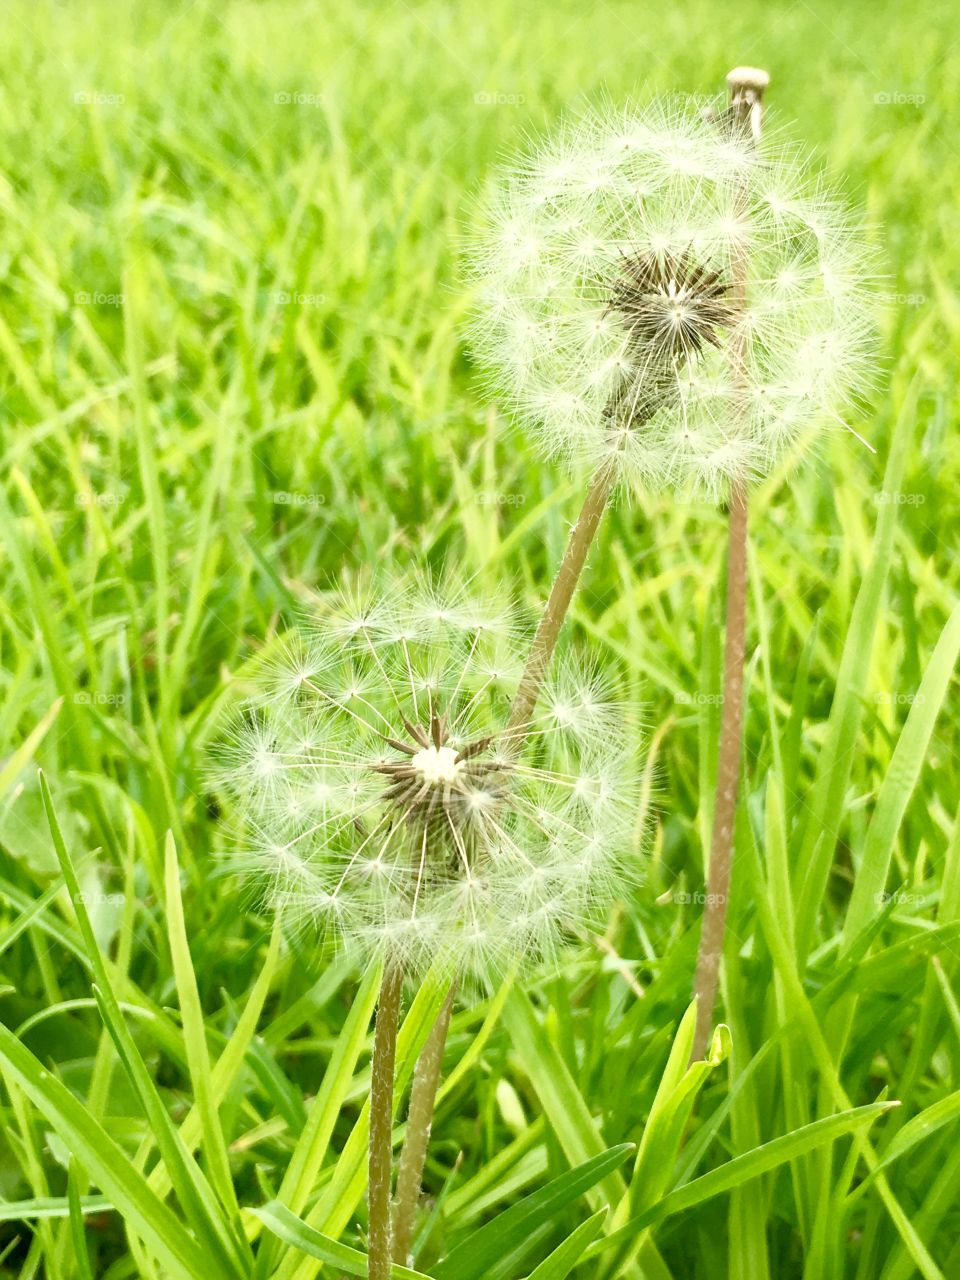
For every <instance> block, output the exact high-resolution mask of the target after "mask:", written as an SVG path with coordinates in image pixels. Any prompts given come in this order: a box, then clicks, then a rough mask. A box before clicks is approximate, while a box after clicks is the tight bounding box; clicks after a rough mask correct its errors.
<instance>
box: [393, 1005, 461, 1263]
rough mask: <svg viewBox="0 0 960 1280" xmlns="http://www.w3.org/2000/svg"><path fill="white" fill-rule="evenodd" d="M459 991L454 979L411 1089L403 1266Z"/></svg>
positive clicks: (397, 1239) (398, 1252)
mask: <svg viewBox="0 0 960 1280" xmlns="http://www.w3.org/2000/svg"><path fill="white" fill-rule="evenodd" d="M456 994H457V985H456V983H454V984H453V986H452V987H451V988H450V992H449V994H448V995H447V998H446V1001H445V1002H444V1005H443V1008H442V1009H441V1010H440V1013H439V1015H438V1017H437V1020H436V1022H435V1023H434V1024H433V1028H432V1030H431V1032H430V1035H429V1036H428V1037H427V1041H426V1043H425V1044H424V1046H423V1049H422V1050H421V1052H420V1057H419V1058H418V1059H417V1066H416V1070H415V1071H414V1075H413V1085H412V1086H411V1089H410V1106H409V1109H408V1111H407V1128H406V1136H405V1138H404V1141H403V1152H402V1154H401V1156H400V1167H399V1170H398V1172H397V1194H396V1199H395V1201H394V1208H393V1260H394V1262H397V1263H399V1264H400V1265H401V1266H409V1265H410V1263H411V1260H410V1245H411V1241H412V1239H413V1224H414V1220H415V1218H416V1214H417V1205H418V1203H419V1201H420V1187H421V1184H422V1181H423V1169H424V1165H425V1164H426V1161H427V1146H428V1144H429V1142H430V1129H431V1126H432V1124H433V1108H434V1104H435V1103H436V1100H437V1089H438V1087H439V1085H440V1068H441V1066H442V1064H443V1050H444V1047H445V1045H446V1043H447V1032H448V1031H449V1029H450V1015H451V1014H452V1013H453V1002H454V998H455V996H456Z"/></svg>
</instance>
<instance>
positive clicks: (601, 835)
mask: <svg viewBox="0 0 960 1280" xmlns="http://www.w3.org/2000/svg"><path fill="white" fill-rule="evenodd" d="M382 596H383V597H384V598H383V599H380V600H374V601H373V602H372V605H371V601H370V600H363V601H361V600H359V599H358V598H357V597H347V598H344V599H337V600H334V601H328V602H327V607H326V608H325V609H324V612H323V615H322V617H320V618H319V619H318V620H317V621H316V622H315V623H311V624H310V625H309V626H307V627H305V628H303V629H302V633H300V634H297V635H295V636H293V637H291V639H290V641H289V644H288V645H287V646H286V651H285V652H284V653H283V654H281V655H280V656H279V657H277V658H276V659H274V661H273V662H272V663H271V664H270V667H269V670H267V671H265V673H264V678H263V681H262V684H261V685H260V687H259V688H258V690H257V693H256V695H255V696H254V698H253V699H252V701H251V703H250V705H249V706H248V707H247V708H246V709H245V712H244V715H243V717H242V719H241V721H240V722H239V723H238V724H236V725H235V726H234V727H233V730H232V732H231V734H230V737H229V741H228V742H227V743H226V744H225V747H224V751H223V754H222V759H221V761H220V764H219V767H218V784H219V785H220V786H221V787H222V789H223V790H224V791H225V792H226V793H227V797H226V798H227V800H228V802H229V806H230V807H232V809H233V810H234V811H235V814H236V818H237V821H238V826H239V829H240V832H241V834H240V835H239V836H238V841H237V843H238V845H239V846H240V850H239V852H238V854H237V855H236V859H235V861H236V865H237V868H238V870H240V871H242V873H243V874H245V875H248V876H251V877H253V878H255V879H256V881H257V882H258V883H259V884H260V885H261V886H262V891H263V894H264V896H265V898H266V899H267V900H268V901H269V902H270V903H271V904H273V905H274V906H276V907H277V908H278V909H281V910H283V911H284V912H286V913H288V914H289V915H290V917H291V918H293V919H294V920H296V921H299V922H302V923H304V924H307V923H309V924H312V925H314V926H317V927H319V928H321V929H325V930H329V931H330V932H332V933H333V934H335V935H336V936H337V937H339V938H340V939H341V940H342V942H343V943H344V944H345V945H347V946H350V947H353V948H355V949H357V950H358V951H359V952H360V954H362V955H364V956H367V957H374V956H381V957H382V956H386V955H387V954H388V953H389V954H390V955H391V956H392V957H394V958H397V959H399V960H400V961H401V962H402V963H403V964H404V966H405V967H406V969H407V970H408V971H409V972H410V973H411V974H418V973H422V972H423V971H424V970H425V969H426V968H427V967H428V966H429V965H431V964H434V963H438V962H439V963H440V964H441V965H445V966H447V967H448V968H449V969H450V971H451V972H463V971H464V970H468V971H470V972H472V973H474V974H475V975H478V976H480V977H482V978H487V977H490V976H492V975H495V974H498V973H500V972H502V971H503V970H505V968H506V967H507V966H508V965H511V964H513V963H515V962H517V961H518V960H523V959H524V958H527V959H549V958H551V957H552V956H553V954H554V952H555V951H556V949H557V948H558V947H559V946H560V945H561V943H562V942H563V940H564V938H566V937H567V936H569V935H570V933H571V932H579V931H580V930H582V929H583V928H584V927H585V926H586V925H587V924H588V923H589V922H590V921H591V920H594V919H596V917H597V915H598V912H599V913H601V914H602V912H603V911H604V910H605V909H606V908H607V907H608V905H609V902H610V899H611V898H612V897H613V896H614V895H615V894H616V893H617V892H618V891H620V890H622V889H623V887H624V886H625V885H626V884H627V883H629V881H631V880H632V879H633V878H634V876H633V875H632V874H631V873H630V865H631V861H632V858H633V856H634V855H633V844H634V834H633V828H634V824H635V814H636V806H637V795H636V783H635V779H636V778H637V776H638V769H637V767H636V761H635V760H633V761H631V760H630V753H629V752H627V750H626V748H625V746H624V733H623V727H622V719H621V715H620V711H619V706H618V704H617V701H616V698H615V696H614V694H613V691H612V689H611V687H610V684H609V681H608V680H606V679H604V677H603V676H602V674H601V673H600V672H599V671H597V670H595V669H591V668H584V667H582V666H580V665H579V664H577V663H576V662H575V661H572V660H567V661H565V662H562V663H560V664H558V667H557V673H556V676H555V678H554V679H553V680H551V681H548V682H547V685H546V687H545V689H544V693H543V696H542V698H541V701H540V704H539V706H538V708H537V710H536V713H535V715H534V717H533V720H532V722H531V724H530V726H529V730H528V733H527V736H526V738H525V740H524V743H523V745H522V747H521V746H519V745H518V743H517V742H516V741H515V740H514V739H512V738H511V737H509V736H508V734H507V732H506V728H505V726H506V725H507V723H508V719H509V708H510V703H511V699H512V697H513V694H514V692H515V689H516V685H517V682H518V678H519V675H520V672H521V671H522V667H523V656H524V654H525V652H526V646H527V644H528V639H527V637H526V635H525V633H524V629H523V628H522V627H521V626H520V625H519V623H518V621H517V618H516V617H515V615H514V613H513V611H512V610H511V609H509V608H504V607H503V606H502V605H500V604H497V603H493V602H491V601H489V600H487V599H484V598H481V597H479V596H477V595H475V594H472V593H469V592H467V591H451V590H450V589H448V588H445V587H443V586H437V585H435V584H433V583H425V584H420V585H418V586H416V587H415V588H412V589H409V590H397V589H395V588H392V587H388V588H386V589H384V590H383V591H382ZM305 655H308V660H305ZM304 672H306V674H305V675H304V674H303V673H304ZM301 676H302V678H301Z"/></svg>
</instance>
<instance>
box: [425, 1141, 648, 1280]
mask: <svg viewBox="0 0 960 1280" xmlns="http://www.w3.org/2000/svg"><path fill="white" fill-rule="evenodd" d="M632 1150H633V1146H632V1144H630V1143H623V1144H621V1145H620V1146H619V1147H611V1148H610V1149H609V1150H608V1151H604V1152H603V1153H602V1154H601V1155H598V1156H594V1158H593V1159H592V1160H587V1161H586V1162H585V1163H584V1164H581V1165H578V1166H577V1168H575V1169H570V1170H569V1171H568V1172H567V1173H564V1174H561V1176H560V1177H559V1178H554V1179H553V1181H552V1182H549V1183H547V1185H546V1186H545V1187H542V1188H541V1189H540V1190H539V1191H535V1192H534V1193H533V1195H530V1196H525V1197H524V1199H522V1200H520V1201H519V1202H518V1203H517V1204H515V1205H511V1207H510V1208H509V1209H507V1210H505V1211H504V1212H503V1213H501V1214H498V1215H497V1217H496V1218H494V1219H493V1221H492V1222H488V1223H485V1224H484V1226H482V1227H481V1228H480V1230H479V1231H475V1232H473V1234H472V1235H470V1236H467V1238H466V1239H465V1240H463V1241H461V1242H460V1244H458V1245H457V1246H456V1248H455V1249H453V1250H452V1252H450V1253H449V1254H447V1256H446V1257H445V1258H444V1259H443V1261H442V1262H440V1263H438V1264H437V1266H435V1267H434V1269H433V1273H434V1276H435V1277H436V1280H482V1278H483V1277H485V1276H486V1277H490V1280H499V1277H500V1275H501V1272H500V1269H499V1267H498V1266H497V1263H498V1262H499V1260H500V1259H501V1258H502V1257H503V1255H504V1254H505V1253H506V1252H507V1251H508V1250H516V1249H517V1247H518V1246H519V1245H520V1244H521V1243H522V1242H523V1241H524V1240H525V1239H527V1238H528V1237H529V1236H530V1235H531V1234H532V1232H533V1231H534V1230H535V1229H536V1228H538V1227H540V1226H541V1225H543V1224H544V1223H549V1222H550V1221H551V1219H552V1218H554V1217H555V1216H556V1214H558V1213H559V1212H560V1211H561V1209H565V1208H566V1206H567V1205H568V1204H571V1203H572V1202H573V1201H574V1200H576V1199H578V1198H579V1197H580V1196H582V1195H584V1194H585V1193H586V1192H587V1191H590V1190H591V1189H592V1188H593V1187H595V1186H597V1185H598V1184H599V1183H601V1182H602V1181H603V1180H604V1178H606V1177H607V1176H608V1175H609V1174H610V1173H612V1172H613V1171H614V1169H619V1168H620V1166H621V1165H622V1164H623V1162H624V1161H625V1160H626V1158H627V1156H628V1155H629V1154H630V1152H631V1151H632Z"/></svg>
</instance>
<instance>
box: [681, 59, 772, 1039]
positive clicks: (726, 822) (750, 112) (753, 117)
mask: <svg viewBox="0 0 960 1280" xmlns="http://www.w3.org/2000/svg"><path fill="white" fill-rule="evenodd" d="M768 83H769V76H768V75H767V73H766V72H765V71H760V70H757V69H756V68H753V67H737V68H735V69H734V70H733V71H731V72H730V74H729V75H728V76H727V84H728V85H729V86H730V116H729V119H730V125H731V128H733V129H735V130H740V131H742V132H743V133H744V134H745V135H746V136H748V137H751V138H752V139H753V141H754V142H756V141H758V140H759V137H760V122H761V117H762V101H763V91H764V89H765V88H766V87H767V84H768ZM747 198H748V192H747V190H746V188H744V190H743V193H742V203H743V204H744V205H746V203H747ZM731 276H732V279H731V300H732V302H733V305H734V307H735V308H736V309H737V310H739V311H742V310H743V309H744V308H745V307H746V305H747V260H746V254H745V252H744V251H741V252H740V253H739V254H738V255H737V256H736V257H735V259H734V261H733V262H732V264H731ZM730 365H731V377H732V379H733V382H734V384H735V386H736V387H737V388H738V389H739V391H740V393H741V396H742V398H743V399H744V400H746V391H747V385H746V384H747V378H746V351H745V349H744V337H743V334H742V332H738V331H736V330H735V331H734V334H733V339H732V341H731V344H730ZM744 411H746V407H744ZM747 510H748V494H747V485H746V482H745V480H744V479H743V478H742V477H741V478H738V479H734V480H733V481H732V482H731V485H730V501H729V509H728V515H727V520H728V550H727V628H726V641H725V650H724V659H723V716H722V719H721V723H720V748H719V753H718V758H717V790H716V798H715V801H714V810H713V832H712V834H711V839H710V865H709V868H708V871H707V893H706V902H705V905H704V909H703V923H702V925H701V927H700V946H699V949H698V952H697V969H696V976H695V978H694V984H693V992H694V995H695V997H696V999H697V1026H696V1031H695V1034H694V1039H693V1051H692V1053H691V1060H695V1059H698V1058H703V1057H704V1056H705V1054H706V1050H707V1042H708V1040H709V1038H710V1032H711V1029H712V1026H713V1011H714V1006H715V1005H716V1001H717V988H718V986H719V982H720V960H721V957H722V955H723V938H724V931H725V928H726V922H727V903H728V900H729V897H730V875H731V871H732V866H733V834H734V828H735V824H736V816H737V792H738V789H739V783H740V754H741V746H742V738H743V661H744V654H745V647H746V615H747V527H748V522H747Z"/></svg>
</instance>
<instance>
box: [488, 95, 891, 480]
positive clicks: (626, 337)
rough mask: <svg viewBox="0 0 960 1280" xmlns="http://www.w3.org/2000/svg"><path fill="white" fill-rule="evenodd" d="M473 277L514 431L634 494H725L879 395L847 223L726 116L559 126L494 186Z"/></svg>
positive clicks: (777, 147)
mask: <svg viewBox="0 0 960 1280" xmlns="http://www.w3.org/2000/svg"><path fill="white" fill-rule="evenodd" d="M468 265H469V272H470V276H471V279H472V280H473V282H474V284H475V285H476V289H477V303H476V308H475V316H474V320H473V325H472V337H473V345H474V349H475V351H476V354H477V357H478V362H479V363H480V365H481V366H482V367H484V368H485V369H486V370H487V371H488V376H489V379H490V383H491V387H492V388H493V389H495V390H496V391H497V393H498V394H500V395H502V396H505V398H506V404H507V406H508V408H509V410H510V411H511V412H512V414H513V415H514V416H515V418H516V419H517V421H518V422H520V423H521V424H523V425H524V426H526V427H527V428H529V429H531V430H532V432H533V434H534V436H535V438H536V439H537V441H538V442H539V443H540V445H541V447H542V448H543V449H544V451H545V452H546V453H547V454H548V455H550V456H553V457H558V458H561V459H564V460H570V461H573V462H582V461H586V462H587V463H590V464H592V465H596V464H598V463H599V462H604V461H605V462H608V463H610V464H611V465H614V466H615V467H616V468H617V471H618V472H619V474H620V475H621V476H622V477H623V478H624V479H625V480H630V481H635V482H637V483H640V484H642V485H644V486H649V487H654V488H662V487H667V488H673V487H682V488H684V489H691V488H692V489H693V490H695V491H697V492H698V493H699V495H700V496H703V497H707V498H722V497H725V496H726V494H727V492H728V487H729V481H730V479H731V478H732V477H739V478H747V479H749V478H752V477H762V476H764V475H766V474H767V473H768V472H769V471H770V469H771V468H772V467H773V466H775V465H776V463H777V462H778V460H779V459H780V458H781V457H782V456H783V455H784V454H785V453H786V452H788V451H789V450H791V449H793V448H794V447H795V446H796V445H797V444H798V442H799V441H800V440H801V439H805V438H806V437H807V436H808V434H809V432H810V430H811V428H812V427H815V426H819V425H822V424H824V423H826V422H829V421H836V420H837V415H838V414H842V413H843V412H845V411H849V410H850V409H851V408H852V407H855V406H856V404H857V403H858V401H859V399H860V398H861V397H862V396H863V394H865V392H866V391H867V390H868V389H869V387H870V384H871V375H872V367H873V362H874V346H875V343H874V332H873V331H874V325H873V323H872V319H871V309H872V307H873V305H874V288H873V275H874V273H873V268H872V255H871V252H870V250H869V247H868V245H867V244H866V241H865V239H864V236H863V234H862V232H861V231H860V229H859V227H858V226H857V223H856V220H855V219H854V218H853V217H852V215H851V213H850V212H849V211H848V209H847V208H846V207H845V205H844V203H843V202H842V200H840V199H839V198H838V197H837V196H836V195H835V194H834V193H833V192H832V191H831V190H830V189H829V187H828V186H827V184H826V183H825V182H824V181H823V179H822V178H821V177H820V175H818V174H817V173H816V172H815V171H814V170H813V169H812V167H811V166H810V165H809V163H808V162H807V160H806V158H805V157H804V156H803V155H802V154H801V153H800V152H799V151H798V150H797V148H796V147H794V146H792V145H791V144H789V143H787V142H785V141H784V140H783V139H782V138H781V137H780V136H778V134H777V132H776V130H766V131H765V132H764V134H763V136H762V138H761V139H760V140H759V141H757V140H756V139H753V138H752V137H747V136H742V135H741V133H740V132H739V131H736V130H733V129H731V128H730V127H729V125H728V124H727V123H726V113H725V111H724V110H723V108H721V107H719V106H717V105H714V106H713V107H711V108H709V109H705V104H703V103H700V102H695V101H683V100H680V101H675V100H669V101H666V102H657V101H654V102H652V103H650V104H648V105H647V106H643V107H636V108H629V109H625V110H620V111H614V110H609V109H601V110H597V111H595V112H593V113H592V114H590V115H588V116H586V117H585V118H584V119H582V120H575V121H569V122H566V123H565V124H563V125H562V126H561V127H560V129H559V131H558V133H557V136H556V137H555V138H553V139H550V140H548V141H547V142H546V143H545V144H543V146H542V147H541V148H540V149H539V150H537V149H534V150H533V151H532V152H531V153H530V154H529V155H528V156H526V157H524V158H523V159H522V160H521V161H520V162H519V163H517V164H516V165H514V166H513V167H512V169H510V170H509V171H507V172H505V173H504V175H503V180H502V182H501V183H500V185H499V187H498V190H497V192H496V194H495V196H494V198H493V200H492V202H491V204H490V207H489V210H488V216H487V218H486V221H485V226H484V228H483V229H482V230H481V231H480V233H479V234H478V235H477V237H476V239H475V240H474V242H473V244H472V246H471V249H470V253H469V264H468ZM771 381H772V382H774V383H776V384H777V385H778V387H779V388H780V391H779V392H778V393H777V394H768V393H767V391H766V387H767V384H769V383H770V382H771ZM788 384H789V385H790V387H791V392H790V394H786V393H785V392H784V390H783V388H784V387H785V386H786V385H788Z"/></svg>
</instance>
